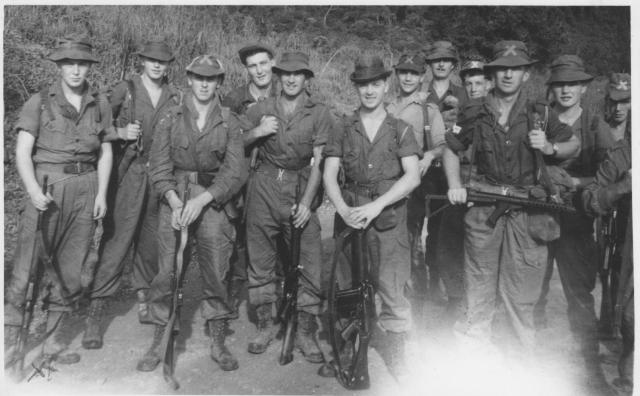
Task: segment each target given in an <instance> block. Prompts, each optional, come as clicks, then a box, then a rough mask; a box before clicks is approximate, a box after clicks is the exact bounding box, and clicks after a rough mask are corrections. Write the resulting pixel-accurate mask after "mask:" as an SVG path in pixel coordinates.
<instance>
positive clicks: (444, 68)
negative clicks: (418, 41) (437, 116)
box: [426, 41, 467, 111]
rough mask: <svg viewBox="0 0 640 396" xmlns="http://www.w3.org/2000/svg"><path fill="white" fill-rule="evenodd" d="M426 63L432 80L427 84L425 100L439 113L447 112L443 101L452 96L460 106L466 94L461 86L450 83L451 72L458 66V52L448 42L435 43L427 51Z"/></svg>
mask: <svg viewBox="0 0 640 396" xmlns="http://www.w3.org/2000/svg"><path fill="white" fill-rule="evenodd" d="M426 59H427V63H428V64H429V67H430V68H431V74H432V75H433V79H432V80H431V82H430V83H429V88H428V89H427V92H428V93H429V96H428V97H427V100H428V101H429V102H432V103H435V104H437V105H438V106H439V107H440V111H445V110H447V107H448V105H447V103H445V100H446V99H447V98H448V97H449V96H453V97H454V98H456V99H457V100H458V104H459V105H461V104H463V102H464V101H465V100H466V98H467V94H466V92H465V90H464V88H462V87H461V86H459V85H457V84H454V83H453V81H451V78H452V77H453V71H454V69H455V68H456V66H457V65H458V51H457V50H456V48H455V47H454V45H453V44H452V43H451V42H450V41H436V42H434V43H433V44H432V45H431V46H430V47H429V49H428V50H427V56H426Z"/></svg>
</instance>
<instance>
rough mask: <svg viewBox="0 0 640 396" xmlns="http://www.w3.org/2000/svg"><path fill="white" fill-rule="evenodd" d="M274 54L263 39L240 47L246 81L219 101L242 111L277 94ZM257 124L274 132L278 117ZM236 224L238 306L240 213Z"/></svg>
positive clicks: (242, 278) (242, 264) (243, 257)
mask: <svg viewBox="0 0 640 396" xmlns="http://www.w3.org/2000/svg"><path fill="white" fill-rule="evenodd" d="M274 55H275V52H274V51H273V49H272V48H271V47H269V46H267V45H265V44H262V43H250V44H248V45H245V46H244V47H242V48H240V50H239V51H238V57H239V58H240V62H242V64H243V65H244V67H245V69H246V71H247V74H248V75H249V82H248V83H247V84H245V85H242V86H240V87H237V88H235V89H234V90H233V91H231V92H230V93H229V94H227V95H226V96H225V97H224V98H223V99H222V104H223V105H224V106H227V107H229V108H231V110H232V111H234V112H236V113H237V114H240V115H242V114H245V113H246V111H247V109H248V108H249V107H251V106H253V105H254V104H256V102H259V101H262V100H264V99H266V98H272V97H276V96H277V94H278V91H277V90H276V84H275V83H274V82H273V71H272V70H271V69H272V67H273V66H274V64H275V61H274V59H273V58H274ZM257 128H260V129H261V130H262V131H263V132H275V131H276V130H277V128H278V120H277V119H276V117H274V116H264V117H263V118H262V119H261V120H260V125H258V126H257ZM245 154H247V162H249V157H250V153H249V152H246V153H245ZM241 195H242V197H241V198H239V199H238V201H237V202H238V204H239V206H240V205H242V204H243V202H244V201H245V200H246V191H245V189H244V188H243V190H242V192H241ZM239 209H240V208H239ZM235 225H236V230H237V234H238V237H237V238H236V245H235V254H234V256H233V257H234V258H235V260H236V261H234V263H233V264H232V266H231V267H232V279H231V285H230V288H231V290H230V292H231V295H232V298H233V300H234V302H233V304H234V306H237V305H238V304H239V301H238V300H239V296H240V295H241V292H242V289H243V287H244V286H245V284H246V282H247V279H248V276H247V265H248V264H247V254H248V253H247V250H246V246H245V242H246V228H245V224H244V219H243V217H239V218H238V219H237V220H236V222H235Z"/></svg>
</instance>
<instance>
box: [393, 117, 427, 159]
mask: <svg viewBox="0 0 640 396" xmlns="http://www.w3.org/2000/svg"><path fill="white" fill-rule="evenodd" d="M397 155H398V157H400V158H402V157H410V156H412V155H415V156H417V157H418V158H422V155H423V152H422V150H420V147H419V146H418V142H417V141H416V137H415V135H414V134H413V127H412V126H411V125H409V124H406V123H405V125H404V126H403V127H402V132H401V133H400V141H399V142H398V150H397Z"/></svg>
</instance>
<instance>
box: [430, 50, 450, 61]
mask: <svg viewBox="0 0 640 396" xmlns="http://www.w3.org/2000/svg"><path fill="white" fill-rule="evenodd" d="M425 59H426V60H427V62H433V61H436V60H439V59H450V60H452V61H453V62H456V63H457V62H458V57H457V56H456V54H455V53H453V52H451V51H446V50H445V51H435V52H433V53H431V54H429V55H427V56H426V58H425Z"/></svg>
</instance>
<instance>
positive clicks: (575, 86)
mask: <svg viewBox="0 0 640 396" xmlns="http://www.w3.org/2000/svg"><path fill="white" fill-rule="evenodd" d="M551 92H553V96H554V98H555V101H556V103H557V104H558V106H560V107H561V108H563V109H570V108H572V107H573V106H576V105H577V106H579V105H580V99H581V98H582V95H584V93H585V92H587V86H586V85H585V84H583V83H581V82H580V81H573V82H555V83H552V84H551Z"/></svg>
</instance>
